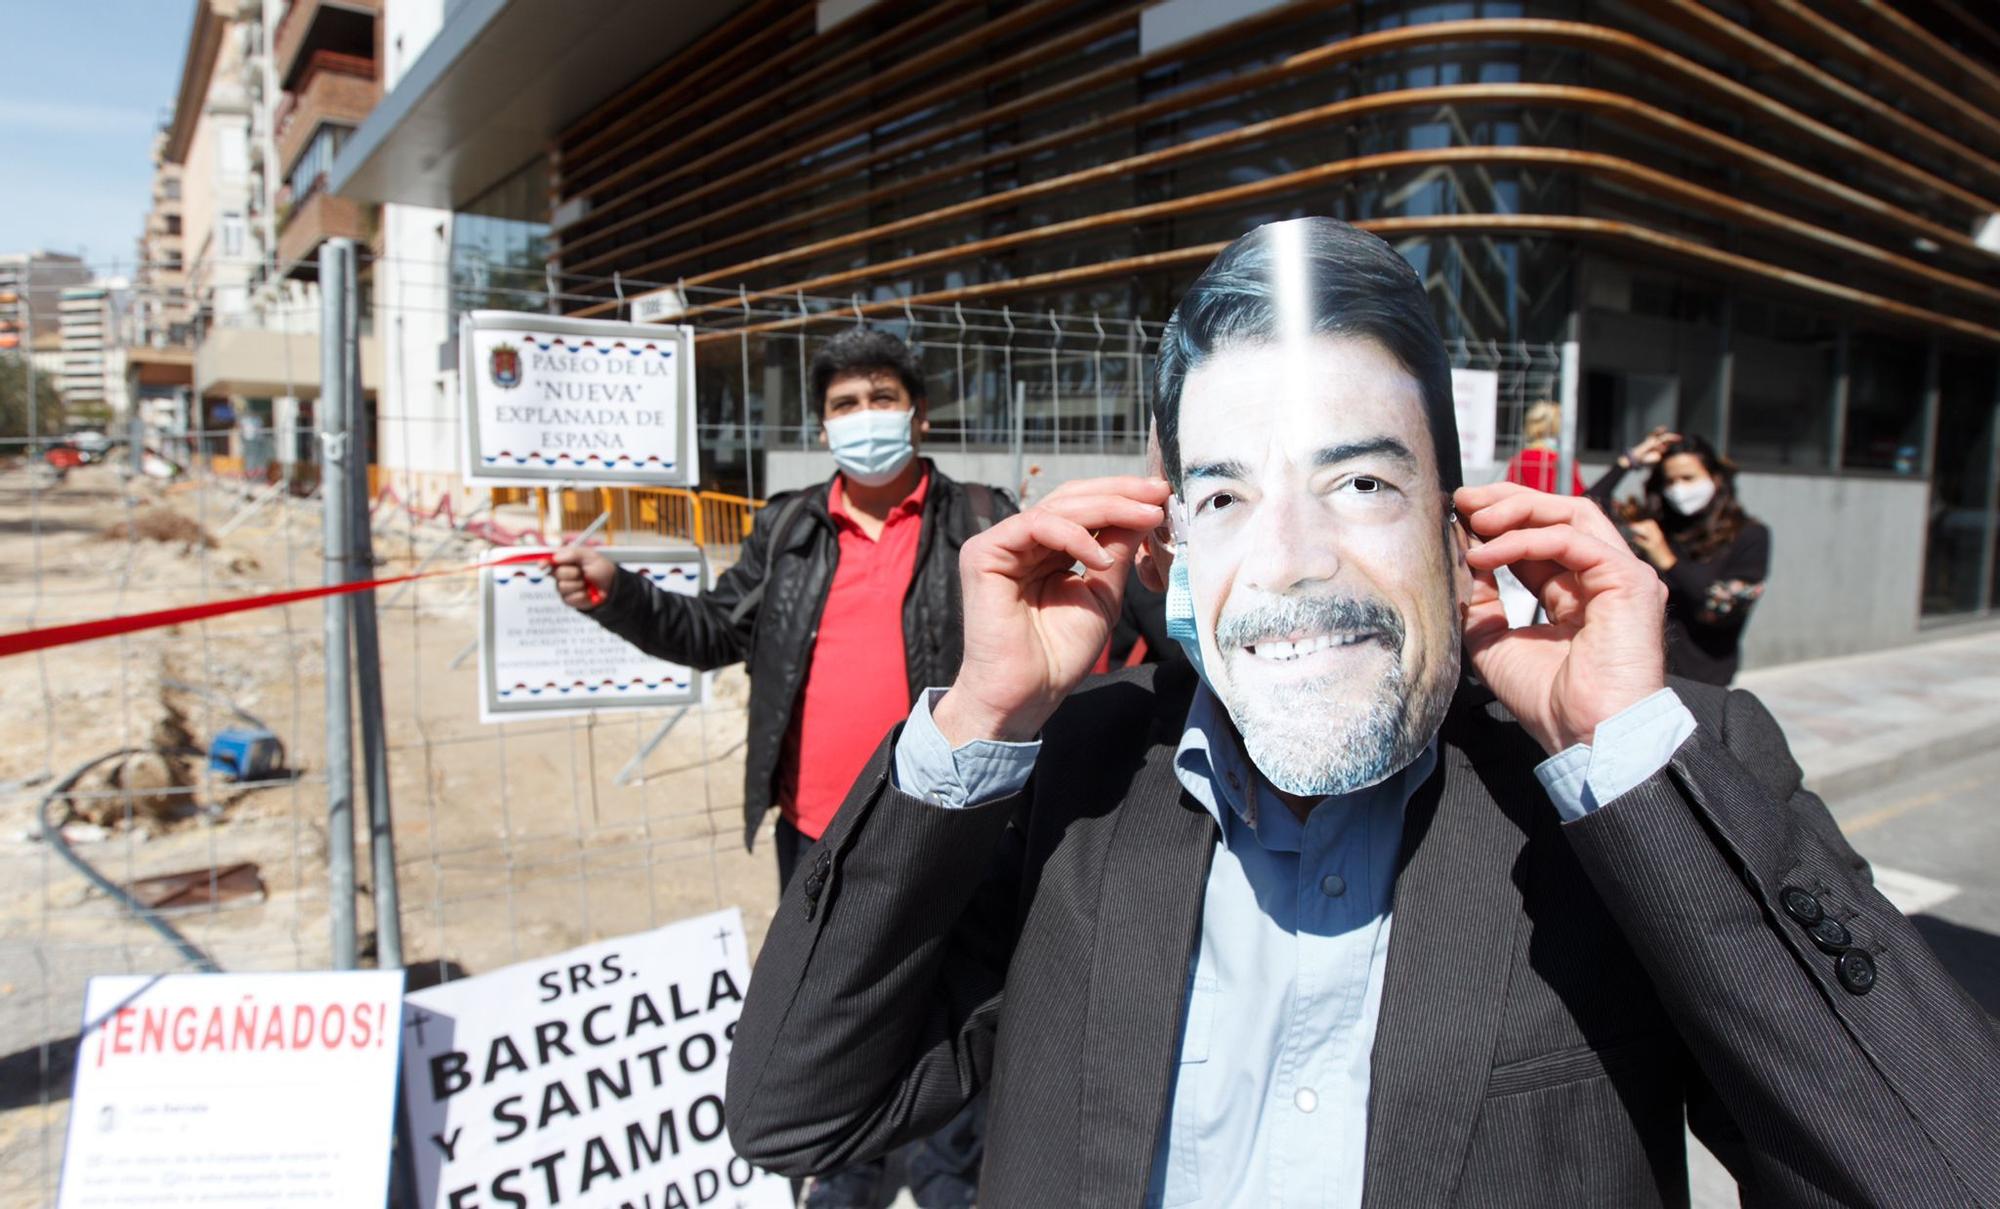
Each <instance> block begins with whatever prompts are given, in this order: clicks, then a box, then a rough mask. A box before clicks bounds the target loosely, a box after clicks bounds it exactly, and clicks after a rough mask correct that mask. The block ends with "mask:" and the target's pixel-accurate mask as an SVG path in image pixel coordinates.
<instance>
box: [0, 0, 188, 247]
mask: <svg viewBox="0 0 2000 1209" xmlns="http://www.w3.org/2000/svg"><path fill="white" fill-rule="evenodd" d="M0 9H4V10H5V13H4V16H0V46H4V47H5V50H4V53H0V252H23V251H29V250H32V249H36V248H48V249H50V250H51V251H57V252H71V253H75V252H79V251H87V252H88V254H89V257H90V260H91V262H92V263H93V264H107V265H108V262H110V261H111V260H112V259H114V258H115V259H116V260H118V261H119V262H121V263H122V264H123V265H124V266H125V271H126V272H129V271H130V265H131V262H132V259H133V257H134V256H135V255H136V247H137V240H138V238H139V228H140V225H141V224H142V223H143V222H144V221H145V213H146V207H147V203H148V197H149V193H150V191H151V188H152V179H153V166H152V160H151V158H150V157H151V153H152V146H153V131H154V130H155V129H156V128H157V127H158V125H159V123H160V120H161V119H162V118H163V117H164V116H165V115H166V114H167V113H168V112H170V111H171V109H172V106H173V99H174V89H175V88H176V87H177V86H178V84H179V83H180V70H181V57H182V55H184V54H185V53H186V51H187V36H188V31H189V29H190V28H191V27H192V26H193V23H194V0H65V2H64V3H60V4H30V3H23V2H6V3H0Z"/></svg>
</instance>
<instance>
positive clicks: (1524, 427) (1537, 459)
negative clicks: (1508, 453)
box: [1507, 399, 1583, 495]
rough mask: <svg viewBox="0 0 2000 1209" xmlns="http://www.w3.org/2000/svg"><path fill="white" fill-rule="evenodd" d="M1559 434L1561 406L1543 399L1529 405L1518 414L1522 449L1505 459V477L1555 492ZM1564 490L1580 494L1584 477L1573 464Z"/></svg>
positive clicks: (1536, 488)
mask: <svg viewBox="0 0 2000 1209" xmlns="http://www.w3.org/2000/svg"><path fill="white" fill-rule="evenodd" d="M1561 436H1562V407H1561V405H1560V404H1557V403H1552V402H1550V401H1549V400H1547V399H1543V400H1542V401H1541V402H1539V403H1532V404H1529V406H1528V412H1527V414H1526V415H1525V416H1523V417H1522V418H1521V452H1519V453H1517V454H1515V455H1514V456H1513V458H1512V459H1511V460H1509V461H1508V463H1507V481H1508V482H1510V483H1519V484H1521V486H1523V487H1533V488H1534V489H1535V490H1537V491H1547V492H1554V491H1555V489H1556V481H1557V478H1558V476H1559V475H1560V474H1561V473H1562V471H1561V466H1562V455H1561V454H1560V453H1559V452H1558V451H1557V448H1556V442H1557V440H1558V439H1559V438H1560V437H1561ZM1569 478H1570V489H1569V491H1568V492H1567V493H1566V494H1569V495H1582V494H1583V478H1582V476H1580V475H1578V474H1577V472H1576V470H1575V469H1574V468H1572V469H1571V470H1570V472H1569Z"/></svg>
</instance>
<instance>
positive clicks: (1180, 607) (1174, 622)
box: [1167, 496, 1208, 680]
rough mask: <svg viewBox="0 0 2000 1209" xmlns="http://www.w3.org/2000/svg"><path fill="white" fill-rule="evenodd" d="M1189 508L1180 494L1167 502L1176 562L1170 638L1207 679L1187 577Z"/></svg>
mask: <svg viewBox="0 0 2000 1209" xmlns="http://www.w3.org/2000/svg"><path fill="white" fill-rule="evenodd" d="M1187 525H1188V521H1187V507H1186V505H1185V504H1183V503H1182V502H1181V499H1180V497H1179V496H1175V497H1174V498H1172V499H1170V500H1168V501H1167V530H1168V533H1169V535H1170V536H1171V538H1172V544H1173V548H1174V565H1173V566H1171V567H1169V568H1167V637H1169V638H1171V639H1173V640H1174V641H1175V642H1177V643H1179V644H1180V647H1181V650H1183V651H1186V652H1187V657H1188V662H1189V663H1191V664H1193V665H1194V670H1195V672H1196V674H1198V675H1200V677H1201V678H1202V679H1203V680H1207V679H1208V669H1207V668H1206V667H1204V666H1203V665H1202V662H1201V629H1200V627H1199V626H1197V625H1196V624H1195V618H1194V584H1193V581H1192V580H1190V579H1189V578H1188V543H1187Z"/></svg>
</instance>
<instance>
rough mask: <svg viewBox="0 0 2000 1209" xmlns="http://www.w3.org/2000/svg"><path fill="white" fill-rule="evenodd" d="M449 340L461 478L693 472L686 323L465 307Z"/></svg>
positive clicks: (628, 478) (687, 475) (687, 481)
mask: <svg viewBox="0 0 2000 1209" xmlns="http://www.w3.org/2000/svg"><path fill="white" fill-rule="evenodd" d="M458 349H459V388H460V390H461V392H462V394H463V400H464V405H465V447H464V456H463V466H464V471H465V481H466V482H467V483H470V484H473V485H475V486H521V485H530V486H536V485H539V486H548V485H551V484H555V483H602V484H611V483H621V484H628V485H641V486H660V487H691V486H694V485H695V484H696V482H697V481H698V479H699V467H698V451H697V448H696V444H695V406H694V329H693V328H689V327H672V326H666V325H662V324H652V323H617V322H611V321H607V320H601V319H565V318H562V317H560V316H556V315H535V314H529V313H525V312H516V311H473V312H471V313H470V314H468V315H466V316H465V317H464V318H463V319H461V320H460V321H459V334H458Z"/></svg>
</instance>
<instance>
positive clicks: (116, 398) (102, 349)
mask: <svg viewBox="0 0 2000 1209" xmlns="http://www.w3.org/2000/svg"><path fill="white" fill-rule="evenodd" d="M131 307H132V291H131V288H130V283H129V282H128V281H127V280H126V279H124V278H122V277H113V278H106V279H104V280H101V281H95V282H92V283H91V284H89V285H78V286H69V287H67V288H65V289H64V290H63V292H62V296H61V298H60V299H59V300H58V302H57V303H56V311H57V316H58V322H59V324H60V329H61V335H62V371H61V374H60V375H59V376H58V378H57V389H58V390H60V391H61V392H62V397H63V410H64V413H65V418H66V419H67V420H68V422H69V423H70V425H71V426H78V425H86V426H91V427H97V428H104V427H107V426H110V425H114V424H120V423H122V422H123V421H124V420H125V418H126V417H127V416H128V415H129V414H130V410H131V408H130V402H129V399H128V398H127V395H126V387H125V338H126V333H127V331H128V329H129V326H130V324H131V317H132V316H131Z"/></svg>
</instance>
